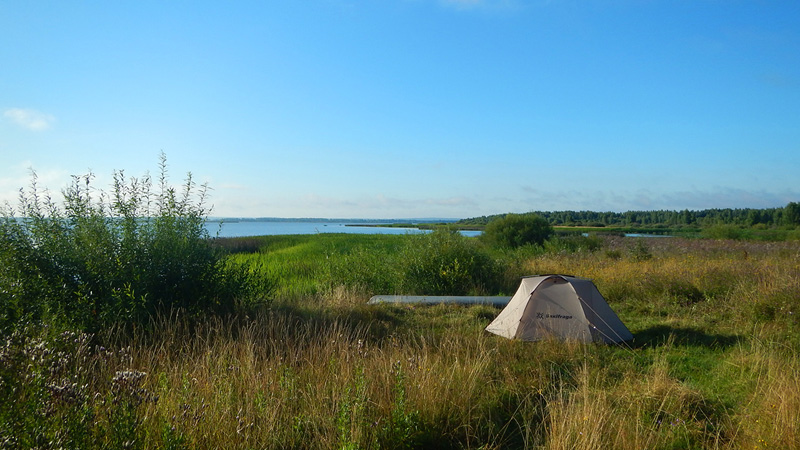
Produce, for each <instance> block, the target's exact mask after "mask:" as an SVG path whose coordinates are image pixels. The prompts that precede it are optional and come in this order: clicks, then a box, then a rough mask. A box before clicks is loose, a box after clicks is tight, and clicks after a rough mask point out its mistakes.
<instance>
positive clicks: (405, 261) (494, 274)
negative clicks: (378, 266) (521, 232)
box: [397, 229, 499, 295]
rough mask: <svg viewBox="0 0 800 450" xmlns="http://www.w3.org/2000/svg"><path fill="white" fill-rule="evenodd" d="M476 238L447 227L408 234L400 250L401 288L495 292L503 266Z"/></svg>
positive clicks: (449, 292)
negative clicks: (500, 267) (412, 234)
mask: <svg viewBox="0 0 800 450" xmlns="http://www.w3.org/2000/svg"><path fill="white" fill-rule="evenodd" d="M479 244H480V243H479V242H478V241H476V240H475V239H470V238H467V237H464V236H462V235H461V234H459V233H457V232H452V231H447V230H444V229H440V230H436V231H434V232H433V233H430V234H425V235H417V236H408V242H407V244H406V246H405V247H404V248H403V249H402V250H401V251H400V260H399V261H398V263H397V264H398V268H399V271H400V276H401V277H402V286H401V291H402V292H403V293H406V294H423V295H466V294H469V293H479V292H480V293H485V292H491V291H493V290H494V289H495V287H496V285H497V279H498V275H499V270H498V268H497V267H496V264H495V263H494V261H493V260H492V258H491V257H490V256H489V254H488V253H487V252H486V251H485V250H484V249H482V248H481V247H480V245H479Z"/></svg>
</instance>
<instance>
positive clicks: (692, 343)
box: [631, 325, 742, 349]
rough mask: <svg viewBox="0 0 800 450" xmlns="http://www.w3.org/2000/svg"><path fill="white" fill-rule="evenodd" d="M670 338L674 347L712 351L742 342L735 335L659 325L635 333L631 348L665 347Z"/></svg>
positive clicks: (740, 338) (739, 337)
mask: <svg viewBox="0 0 800 450" xmlns="http://www.w3.org/2000/svg"><path fill="white" fill-rule="evenodd" d="M670 337H672V338H673V343H674V345H679V346H686V347H705V348H710V349H725V348H729V347H732V346H734V345H736V344H738V343H739V342H741V341H742V337H741V336H738V335H734V334H714V333H706V332H705V331H703V330H700V329H697V328H687V327H671V326H667V325H657V326H654V327H650V328H646V329H644V330H642V331H639V332H638V333H635V334H634V339H633V341H632V342H631V346H632V347H633V348H645V347H655V346H659V345H663V344H664V343H665V342H667V341H668V340H669V339H670Z"/></svg>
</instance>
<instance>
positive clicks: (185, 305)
mask: <svg viewBox="0 0 800 450" xmlns="http://www.w3.org/2000/svg"><path fill="white" fill-rule="evenodd" d="M159 168H160V176H159V178H158V181H157V186H156V187H155V188H154V187H153V182H152V179H151V178H150V176H149V175H145V176H143V177H141V178H127V177H125V175H124V173H123V172H122V171H120V172H115V173H114V177H113V180H114V181H113V191H112V192H111V193H110V194H108V193H106V192H104V191H102V190H98V189H96V188H94V186H93V185H92V180H93V176H92V174H88V175H85V176H80V177H78V176H76V177H73V181H72V183H71V184H70V185H69V186H68V187H67V188H65V189H64V190H63V191H62V192H61V193H62V196H63V202H60V203H59V202H56V201H55V200H54V199H53V198H52V197H51V195H50V193H49V192H48V191H46V190H42V189H40V188H39V186H38V185H37V178H36V174H35V173H34V174H33V180H32V183H31V186H30V188H29V189H28V190H25V189H21V190H20V201H19V207H18V209H17V212H18V214H19V216H16V215H15V211H14V209H12V208H11V206H10V205H8V204H7V205H6V206H5V208H4V211H3V216H2V220H0V264H2V267H3V270H2V271H0V272H1V274H0V325H6V326H7V325H9V324H11V323H14V322H16V321H18V320H20V319H22V318H23V317H26V318H31V319H34V320H38V319H41V318H42V317H44V316H50V317H56V318H59V319H63V320H65V321H66V322H68V323H69V324H71V325H75V326H78V327H81V328H83V329H93V328H97V327H99V326H101V325H102V324H105V323H109V322H113V321H118V320H123V321H126V320H127V321H130V320H134V321H135V320H141V319H143V318H144V317H146V316H148V315H150V314H154V313H156V312H159V311H164V310H168V309H172V308H180V309H183V310H185V311H187V312H190V313H197V312H201V311H215V312H222V311H227V310H230V309H231V308H232V307H233V305H234V302H235V301H236V300H237V298H238V297H240V296H241V295H243V294H244V293H245V292H246V288H247V286H248V281H249V279H248V278H249V277H250V274H249V272H248V271H247V270H246V268H241V267H235V266H230V265H226V264H224V261H223V259H222V257H221V255H220V254H219V253H218V252H217V251H215V250H214V249H212V247H211V246H210V241H209V239H208V238H209V234H208V231H207V230H206V228H205V220H206V217H207V214H208V212H209V208H207V207H206V206H205V202H206V200H207V186H205V185H203V186H200V187H198V186H196V184H195V182H194V180H193V179H192V176H191V174H188V176H187V178H186V180H185V182H184V183H183V186H182V188H181V189H180V190H178V189H176V188H174V187H172V186H171V185H170V184H169V180H168V176H167V165H166V157H165V156H164V155H163V154H162V155H161V159H160V167H159Z"/></svg>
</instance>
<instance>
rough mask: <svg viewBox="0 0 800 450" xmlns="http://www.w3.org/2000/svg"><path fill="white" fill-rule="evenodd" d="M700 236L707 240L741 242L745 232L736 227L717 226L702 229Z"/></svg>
mask: <svg viewBox="0 0 800 450" xmlns="http://www.w3.org/2000/svg"><path fill="white" fill-rule="evenodd" d="M702 235H703V237H706V238H709V239H732V240H741V239H745V238H746V231H745V229H744V228H741V227H738V226H736V225H725V224H719V225H714V226H711V227H708V228H706V229H704V230H703V232H702Z"/></svg>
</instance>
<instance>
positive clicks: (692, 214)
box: [458, 202, 800, 228]
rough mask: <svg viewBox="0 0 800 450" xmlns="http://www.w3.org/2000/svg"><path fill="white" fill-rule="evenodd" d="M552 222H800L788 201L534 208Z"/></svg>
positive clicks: (475, 221)
mask: <svg viewBox="0 0 800 450" xmlns="http://www.w3.org/2000/svg"><path fill="white" fill-rule="evenodd" d="M532 214H536V215H538V216H540V217H542V218H544V219H546V220H547V221H548V222H549V223H550V225H554V226H559V225H561V226H594V227H606V226H617V227H636V226H645V227H670V228H674V227H684V226H685V227H709V226H714V225H738V226H749V227H751V226H763V227H792V228H793V227H796V226H798V225H800V203H797V202H790V203H789V204H787V205H786V206H785V207H783V208H766V209H752V208H737V209H732V208H721V209H704V210H699V211H691V210H688V209H684V210H683V211H666V210H659V211H626V212H622V213H620V212H610V211H607V212H595V211H534V212H532ZM502 216H504V214H497V215H490V216H481V217H474V218H470V219H463V220H460V221H459V222H458V224H461V225H486V224H488V223H489V222H490V221H492V220H493V219H496V218H498V217H502Z"/></svg>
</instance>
